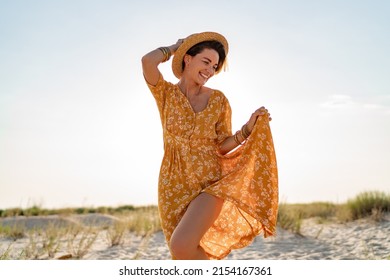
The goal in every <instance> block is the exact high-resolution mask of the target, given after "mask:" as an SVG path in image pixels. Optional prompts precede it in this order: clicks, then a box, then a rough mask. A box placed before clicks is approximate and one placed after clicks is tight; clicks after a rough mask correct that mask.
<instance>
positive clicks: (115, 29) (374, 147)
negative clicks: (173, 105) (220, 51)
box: [0, 0, 390, 209]
mask: <svg viewBox="0 0 390 280" xmlns="http://www.w3.org/2000/svg"><path fill="white" fill-rule="evenodd" d="M389 14H390V1H386V0H383V1H378V0H367V1H358V0H350V1H344V0H337V1H336V0H327V1H313V0H307V1H303V0H296V1H288V0H284V1H277V0H275V1H270V0H268V1H265V0H262V1H248V0H241V1H236V0H235V1H229V0H224V1H204V0H198V1H181V0H180V1H179V0H165V1H147V0H143V1H125V0H122V1H119V0H113V1H108V0H106V1H98V0H89V1H88V0H80V1H72V0H69V1H65V0H64V1H49V0H47V1H43V0H36V1H27V0H25V1H22V0H15V1H13V0H9V1H6V0H0V209H1V208H8V207H29V206H32V205H39V206H42V207H48V208H59V207H78V206H84V207H87V206H93V207H95V206H117V205H122V204H133V205H145V204H157V180H158V173H159V167H160V163H161V159H162V155H163V143H162V130H161V125H160V119H159V115H158V111H157V107H156V105H155V102H154V99H153V98H152V96H151V94H150V92H149V90H148V88H147V86H146V84H145V82H144V80H143V76H142V70H141V63H140V61H141V57H142V55H143V54H145V53H147V52H149V51H150V50H153V49H155V48H157V47H160V46H166V45H170V44H173V43H175V42H176V41H177V39H179V38H184V37H186V36H188V35H189V34H191V33H194V32H202V31H216V32H220V33H222V34H224V35H225V36H226V38H227V39H228V41H229V44H230V53H229V55H228V60H229V69H228V71H227V72H222V73H221V74H220V75H218V76H215V77H214V78H212V80H210V81H209V84H208V86H210V87H214V88H218V89H220V90H222V91H223V92H224V93H225V95H226V96H227V97H228V99H229V101H230V103H231V106H232V109H233V130H234V131H235V130H236V129H239V128H240V127H241V125H242V124H243V123H245V122H246V121H247V120H248V119H249V116H250V114H251V113H252V112H253V111H254V110H255V109H256V108H258V107H260V106H262V105H264V106H266V107H267V108H268V109H269V111H270V112H271V115H272V118H273V120H272V122H271V129H272V132H273V137H274V144H275V148H276V152H277V160H278V167H279V182H280V186H279V187H280V201H282V202H291V203H292V202H312V201H331V202H344V201H346V200H347V199H349V198H351V197H354V196H355V195H356V194H358V193H359V192H362V191H366V190H379V191H385V192H390V147H389V145H390V144H389V143H390V79H389V77H390V55H389V50H390V36H389V34H390V17H389ZM170 65H171V64H170V62H167V63H165V64H164V65H162V67H161V68H160V69H161V71H162V72H163V75H164V77H165V78H166V79H167V80H169V81H171V82H174V83H175V82H177V80H176V78H175V77H174V76H173V75H172V73H171V70H170Z"/></svg>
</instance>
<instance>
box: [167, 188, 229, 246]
mask: <svg viewBox="0 0 390 280" xmlns="http://www.w3.org/2000/svg"><path fill="white" fill-rule="evenodd" d="M222 205H223V200H222V199H220V198H218V197H215V196H213V195H210V194H208V193H201V194H200V195H198V196H197V197H196V198H195V199H194V200H193V201H192V202H191V203H190V205H189V206H188V209H187V211H186V212H185V214H184V215H183V217H182V219H181V220H180V222H179V224H178V225H177V227H176V229H175V230H174V232H173V234H172V238H179V239H181V238H185V239H186V243H187V244H188V245H189V246H198V245H199V242H200V240H201V239H202V237H203V235H204V234H205V233H206V231H207V230H208V229H209V228H210V227H211V226H212V224H213V223H214V221H215V220H216V219H217V217H218V215H219V213H220V212H221V209H222Z"/></svg>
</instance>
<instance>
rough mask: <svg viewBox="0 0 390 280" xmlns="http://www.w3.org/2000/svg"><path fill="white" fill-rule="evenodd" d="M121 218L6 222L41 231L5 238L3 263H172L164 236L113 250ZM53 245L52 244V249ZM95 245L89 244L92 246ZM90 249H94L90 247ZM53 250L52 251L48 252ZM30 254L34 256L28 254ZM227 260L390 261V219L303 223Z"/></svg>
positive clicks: (124, 240)
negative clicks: (68, 231)
mask: <svg viewBox="0 0 390 280" xmlns="http://www.w3.org/2000/svg"><path fill="white" fill-rule="evenodd" d="M117 221H118V218H116V217H114V216H109V215H102V214H86V215H71V216H66V217H61V216H55V215H54V216H45V217H39V216H38V217H11V218H2V219H0V225H1V226H2V227H3V228H4V227H9V228H12V227H15V225H18V226H23V228H25V229H32V228H34V229H35V231H34V232H35V233H34V234H26V235H25V236H23V237H21V238H15V239H13V238H11V237H9V236H0V256H2V259H75V258H77V259H87V260H129V259H141V260H168V259H170V254H169V250H168V247H167V245H166V243H165V240H164V236H163V234H162V232H161V231H157V232H154V233H150V234H144V235H137V234H135V233H132V232H129V231H126V232H124V234H123V236H122V237H121V239H120V242H118V243H119V244H118V245H115V246H112V241H110V238H109V236H110V232H112V231H110V230H111V228H112V227H113V225H114V224H115V223H116V222H117ZM71 226H79V227H80V226H81V227H83V228H86V229H88V231H87V233H83V234H79V235H78V236H76V234H75V235H74V239H73V240H69V235H68V236H66V237H57V239H58V240H57V241H53V240H54V239H55V238H51V239H50V234H49V232H50V228H67V227H71ZM50 240H51V242H52V243H50ZM88 242H89V243H88ZM87 243H88V245H86V244H87ZM49 246H51V249H48V247H49ZM26 252H28V254H26ZM227 259H237V260H255V259H269V260H301V259H303V260H347V259H352V260H368V259H390V215H386V216H384V218H383V219H382V220H381V221H379V222H376V221H374V220H372V219H360V220H356V221H352V222H347V223H343V224H341V223H332V222H329V221H327V222H324V223H319V222H318V220H317V219H314V218H311V219H306V220H304V221H303V224H302V228H301V235H297V234H293V233H291V232H289V231H286V230H283V229H281V228H278V230H277V236H276V237H272V238H267V239H264V238H263V237H262V236H258V237H257V238H256V239H255V240H254V242H253V243H252V244H251V245H250V246H248V247H246V248H244V249H239V250H235V251H232V252H231V254H230V255H229V256H228V257H227Z"/></svg>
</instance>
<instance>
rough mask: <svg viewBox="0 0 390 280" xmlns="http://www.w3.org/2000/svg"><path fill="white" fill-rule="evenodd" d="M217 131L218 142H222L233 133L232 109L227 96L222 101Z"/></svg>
mask: <svg viewBox="0 0 390 280" xmlns="http://www.w3.org/2000/svg"><path fill="white" fill-rule="evenodd" d="M215 130H216V132H217V143H218V144H219V143H221V142H222V141H223V140H225V139H226V138H227V137H229V136H231V135H232V109H231V107H230V104H229V101H228V100H227V98H226V97H225V98H224V99H223V102H222V109H221V113H220V116H219V119H218V122H217V124H216V128H215Z"/></svg>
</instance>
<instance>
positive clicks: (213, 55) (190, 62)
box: [183, 49, 219, 85]
mask: <svg viewBox="0 0 390 280" xmlns="http://www.w3.org/2000/svg"><path fill="white" fill-rule="evenodd" d="M218 61H219V55H218V52H216V51H215V50H213V49H204V50H203V51H202V52H200V53H198V54H197V55H195V56H190V55H185V56H184V63H185V68H184V71H183V76H186V77H188V78H191V79H193V80H194V81H195V82H196V83H197V84H200V85H204V84H205V83H206V82H207V81H208V80H209V79H210V78H211V77H212V76H214V74H215V71H216V69H217V67H218Z"/></svg>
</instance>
